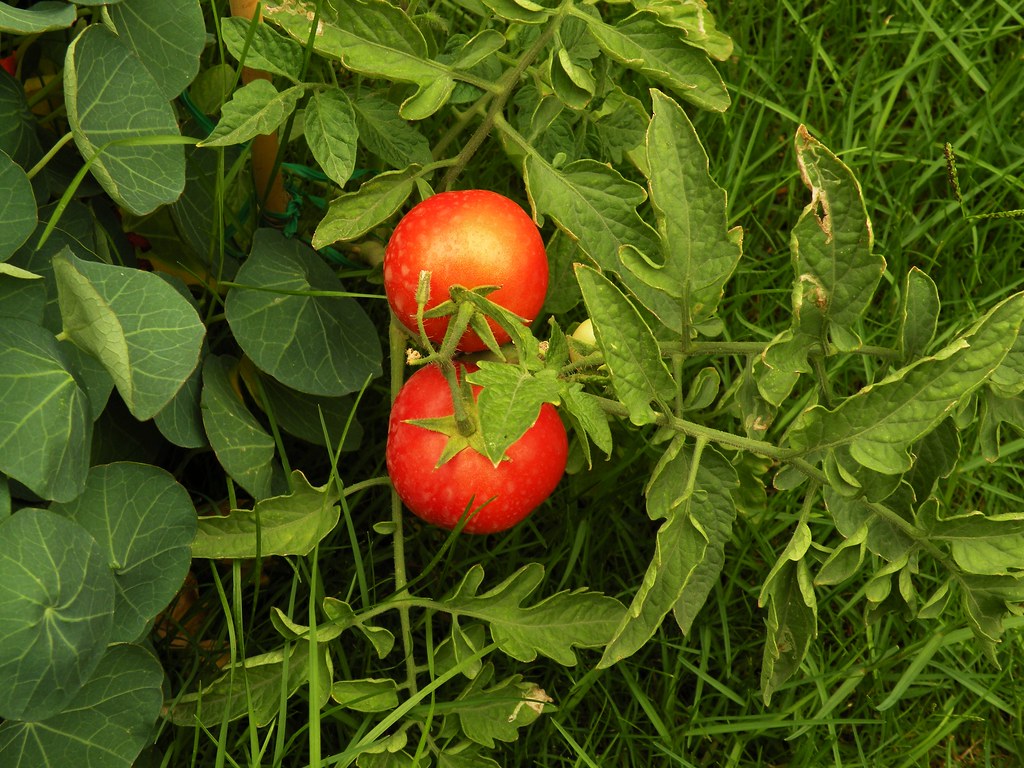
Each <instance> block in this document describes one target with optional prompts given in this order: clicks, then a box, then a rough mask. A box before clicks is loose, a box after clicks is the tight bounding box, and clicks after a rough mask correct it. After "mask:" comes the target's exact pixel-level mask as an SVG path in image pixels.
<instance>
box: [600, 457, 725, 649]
mask: <svg viewBox="0 0 1024 768" xmlns="http://www.w3.org/2000/svg"><path fill="white" fill-rule="evenodd" d="M694 459H695V456H694V453H693V450H692V447H691V446H689V445H688V444H686V443H685V442H684V441H683V440H675V441H673V442H672V443H671V444H670V446H669V448H668V450H667V451H666V452H665V454H664V455H663V456H662V459H661V461H659V463H658V466H657V468H656V469H655V471H654V474H653V476H652V478H651V481H650V483H649V485H648V487H647V512H648V514H649V515H650V516H651V517H653V518H655V519H659V518H665V522H664V523H662V525H661V528H659V529H658V535H657V541H656V545H655V551H654V556H653V558H652V560H651V562H650V565H649V566H648V568H647V573H646V575H645V576H644V579H643V582H642V584H641V585H640V589H639V590H638V591H637V593H636V595H635V596H634V597H633V602H632V603H631V604H630V606H629V608H628V609H627V611H626V615H625V616H624V617H623V619H622V622H621V623H620V624H619V626H618V627H617V628H616V630H615V634H614V636H613V637H612V639H611V641H610V642H609V643H608V645H607V646H606V647H605V650H604V655H603V656H602V657H601V661H600V663H599V665H598V666H600V667H609V666H611V665H612V664H615V663H616V662H618V661H621V660H622V659H624V658H626V657H628V656H631V655H632V654H634V653H636V652H637V651H638V650H639V649H640V648H642V647H643V646H644V644H645V643H647V641H648V640H650V639H651V637H652V636H653V635H654V633H655V632H656V631H657V629H658V627H659V626H661V623H662V621H663V620H664V618H665V616H666V615H667V614H668V612H669V611H674V614H675V618H676V623H677V624H678V625H679V628H680V629H681V630H682V631H683V633H684V634H686V633H689V631H690V628H691V627H692V625H693V621H694V619H695V618H696V616H697V613H698V612H699V611H700V609H701V608H702V607H703V605H704V603H705V601H706V600H707V597H708V595H709V594H710V593H711V589H712V587H713V586H714V585H715V584H716V583H717V582H718V577H719V574H720V573H721V571H722V566H723V565H724V563H725V545H726V544H727V543H728V541H729V536H730V535H731V532H732V524H733V521H734V520H735V518H736V504H735V503H734V502H733V500H732V490H733V489H735V488H737V487H738V486H739V481H738V479H737V477H736V470H735V469H734V468H733V466H732V465H731V464H730V463H729V461H728V459H726V458H725V457H724V456H722V455H721V454H720V453H718V452H717V451H716V450H715V449H714V448H712V447H711V446H705V447H704V449H703V451H702V452H701V454H700V457H699V462H700V463H699V464H698V465H697V467H696V472H693V471H692V470H693V462H694ZM690 478H692V480H693V485H692V487H688V481H689V479H690Z"/></svg>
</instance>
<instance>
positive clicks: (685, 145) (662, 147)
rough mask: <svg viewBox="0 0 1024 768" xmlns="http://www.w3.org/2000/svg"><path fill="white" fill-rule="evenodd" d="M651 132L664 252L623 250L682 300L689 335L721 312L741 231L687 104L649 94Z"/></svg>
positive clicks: (636, 267)
mask: <svg viewBox="0 0 1024 768" xmlns="http://www.w3.org/2000/svg"><path fill="white" fill-rule="evenodd" d="M651 98H652V100H653V104H654V115H653V117H652V118H651V122H650V125H649V126H648V129H647V164H648V171H647V173H648V175H649V182H650V195H651V204H652V206H653V208H654V211H655V214H656V216H657V219H658V233H659V236H660V240H661V248H660V254H657V253H651V254H638V253H636V252H635V251H633V250H632V249H629V250H627V251H626V252H625V253H624V254H623V259H624V260H625V262H626V266H627V267H628V268H629V269H630V270H631V271H632V272H634V273H635V274H636V275H637V276H638V277H639V278H640V279H641V280H643V281H644V282H645V283H647V284H649V285H651V286H652V287H654V288H657V289H658V290H660V291H663V292H665V293H667V294H668V295H670V296H673V297H675V298H677V299H678V300H679V302H680V306H681V307H682V312H683V323H684V326H685V328H686V329H687V332H688V333H690V335H694V334H695V331H693V330H692V329H693V328H694V326H697V325H700V324H701V323H703V322H706V321H707V320H709V319H710V318H711V317H713V316H714V315H715V312H716V310H717V308H718V302H719V300H720V299H721V298H722V293H723V291H724V288H725V284H726V281H728V279H729V277H730V276H731V275H732V273H733V270H734V269H735V268H736V264H737V263H738V262H739V259H740V254H741V252H742V243H743V230H742V229H740V228H739V227H734V228H732V229H730V228H729V225H728V214H727V210H726V193H725V190H724V189H722V188H721V187H720V186H718V184H716V183H715V180H714V179H713V178H712V177H711V174H710V171H709V167H708V156H707V154H706V153H705V151H704V147H703V146H701V143H700V139H699V138H698V136H697V132H696V130H695V129H694V127H693V124H692V123H691V122H690V119H689V118H688V117H687V116H686V113H685V112H684V111H683V109H682V108H681V107H680V106H679V105H678V104H676V102H674V101H673V100H672V99H670V98H669V97H668V96H665V95H664V94H663V93H661V92H660V91H657V90H652V91H651Z"/></svg>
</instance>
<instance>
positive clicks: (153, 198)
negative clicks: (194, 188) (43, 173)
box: [64, 24, 185, 216]
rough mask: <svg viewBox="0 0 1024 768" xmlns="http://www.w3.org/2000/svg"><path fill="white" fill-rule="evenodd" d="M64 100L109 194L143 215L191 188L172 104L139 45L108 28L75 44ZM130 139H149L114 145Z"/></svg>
mask: <svg viewBox="0 0 1024 768" xmlns="http://www.w3.org/2000/svg"><path fill="white" fill-rule="evenodd" d="M64 103H65V104H66V105H67V111H68V122H69V123H70V125H71V132H72V133H73V134H74V137H75V145H76V146H77V147H78V151H79V152H81V153H82V156H83V157H84V158H85V159H86V160H91V161H92V165H91V166H90V170H91V172H92V174H93V176H95V177H96V180H97V181H99V183H100V185H102V187H103V188H104V189H105V190H106V191H107V193H108V194H109V195H110V196H111V197H113V198H114V200H116V201H117V202H118V204H120V205H122V206H124V207H125V208H126V209H128V211H130V212H131V213H134V214H136V215H140V216H141V215H143V214H146V213H150V212H151V211H153V210H154V209H156V208H157V207H159V206H161V205H166V204H168V203H173V202H174V201H175V200H176V199H177V198H178V196H179V195H180V194H181V191H182V190H183V189H184V188H185V153H184V151H183V148H182V145H181V144H166V143H163V144H159V143H158V144H146V143H143V142H144V141H145V140H146V139H153V140H158V139H168V138H171V139H173V138H174V137H180V131H179V129H178V122H177V119H176V116H175V114H174V110H173V109H171V105H170V104H169V103H168V101H167V99H166V98H165V97H164V96H163V94H162V93H161V89H160V86H159V85H158V84H157V82H156V81H155V80H154V79H153V75H151V74H150V73H149V70H147V69H146V68H145V66H143V64H142V62H141V61H140V60H139V58H138V57H137V56H136V55H135V54H134V52H133V51H132V50H131V48H130V47H129V46H128V44H127V43H125V42H124V41H123V40H121V39H120V38H119V37H118V36H117V35H115V34H114V33H113V32H111V31H110V30H109V29H107V28H106V27H105V26H103V25H102V24H90V25H89V26H88V27H86V29H85V31H83V32H82V34H80V35H79V36H78V37H76V38H75V39H74V41H73V42H72V43H71V45H70V46H69V47H68V51H67V56H66V58H65V63H64ZM122 140H142V142H139V141H136V142H135V143H121V144H116V145H111V144H110V142H114V141H122Z"/></svg>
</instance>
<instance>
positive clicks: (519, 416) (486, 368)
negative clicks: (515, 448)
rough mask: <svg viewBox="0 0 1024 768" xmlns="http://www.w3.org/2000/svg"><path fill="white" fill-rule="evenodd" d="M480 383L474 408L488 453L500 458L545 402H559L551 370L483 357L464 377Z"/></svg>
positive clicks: (523, 432)
mask: <svg viewBox="0 0 1024 768" xmlns="http://www.w3.org/2000/svg"><path fill="white" fill-rule="evenodd" d="M466 378H467V379H469V381H470V382H471V383H473V384H479V385H480V386H482V387H483V390H481V392H480V395H479V397H478V398H477V411H478V413H479V414H480V426H481V431H482V432H483V441H484V446H486V449H487V456H488V458H490V460H491V461H492V462H498V461H501V457H502V456H504V455H505V451H507V450H508V448H509V446H511V445H512V444H513V443H515V442H516V441H517V440H518V439H519V438H520V437H522V436H523V434H525V432H526V430H528V429H529V428H530V427H532V426H533V423H534V422H535V421H536V420H537V415H538V414H539V413H540V407H541V405H542V404H544V403H554V404H556V405H557V404H558V402H559V397H560V393H561V387H560V386H559V383H558V380H557V378H556V377H555V373H554V371H541V372H539V373H538V374H537V375H531V374H530V373H529V372H527V371H524V370H523V369H522V368H520V367H519V366H516V365H507V364H504V363H489V362H486V361H482V362H481V363H480V370H479V371H475V372H473V373H470V374H468V375H467V377H466Z"/></svg>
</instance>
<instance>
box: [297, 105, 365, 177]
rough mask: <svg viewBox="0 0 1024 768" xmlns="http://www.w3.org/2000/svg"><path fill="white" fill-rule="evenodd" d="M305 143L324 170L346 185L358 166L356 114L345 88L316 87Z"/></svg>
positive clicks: (307, 116) (307, 117)
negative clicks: (326, 88)
mask: <svg viewBox="0 0 1024 768" xmlns="http://www.w3.org/2000/svg"><path fill="white" fill-rule="evenodd" d="M303 126H304V128H305V136H306V143H307V144H308V145H309V148H310V150H311V151H312V152H313V157H314V158H316V161H317V163H318V164H319V165H320V168H321V170H323V172H324V173H326V174H327V175H328V176H329V177H330V179H331V180H332V181H333V182H334V183H335V184H337V185H338V186H344V185H345V182H347V181H348V179H349V177H350V176H351V175H352V171H353V170H354V169H355V167H356V139H357V138H358V131H357V129H356V115H355V110H354V109H353V108H352V102H350V101H349V98H348V96H346V95H345V92H344V91H342V90H340V89H338V88H334V89H331V90H329V91H314V92H313V94H312V95H311V96H310V97H309V103H308V104H306V112H305V118H304V120H303Z"/></svg>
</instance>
